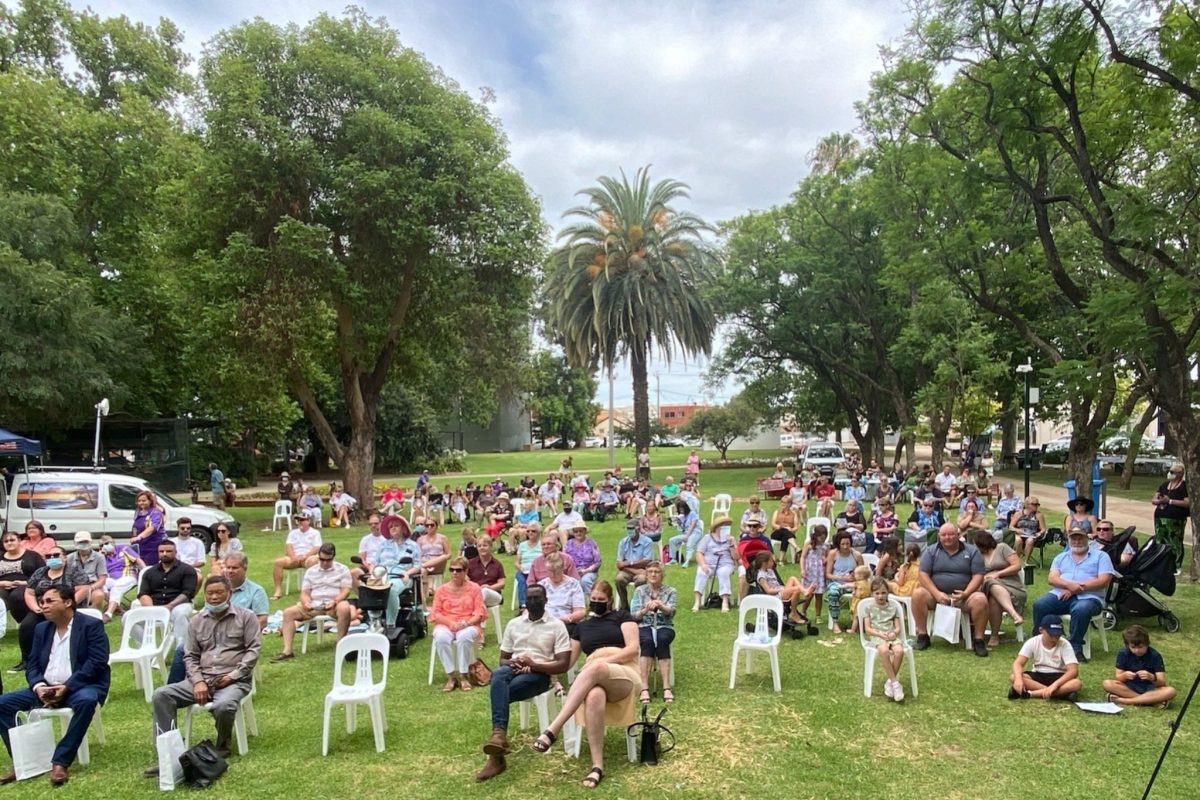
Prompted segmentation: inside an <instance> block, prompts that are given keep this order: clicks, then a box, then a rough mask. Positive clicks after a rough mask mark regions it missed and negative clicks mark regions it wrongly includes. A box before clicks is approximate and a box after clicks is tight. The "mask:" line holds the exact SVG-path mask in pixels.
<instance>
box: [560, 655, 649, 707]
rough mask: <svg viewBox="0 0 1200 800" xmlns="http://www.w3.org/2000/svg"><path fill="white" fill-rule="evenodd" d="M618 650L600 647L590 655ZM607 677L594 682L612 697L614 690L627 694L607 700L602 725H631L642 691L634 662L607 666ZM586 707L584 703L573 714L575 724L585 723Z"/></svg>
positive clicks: (640, 676) (640, 677) (639, 674)
mask: <svg viewBox="0 0 1200 800" xmlns="http://www.w3.org/2000/svg"><path fill="white" fill-rule="evenodd" d="M618 649H619V648H616V647H602V648H600V649H599V650H597V651H596V652H595V653H593V654H592V655H596V654H597V653H599V654H601V655H603V654H605V653H609V652H612V651H615V650H618ZM607 666H608V675H607V676H604V677H603V678H601V679H600V680H598V681H597V682H596V685H597V686H599V687H600V688H601V689H603V690H604V691H605V692H606V693H608V695H609V697H610V698H611V697H612V694H611V691H610V690H613V689H616V690H617V691H620V690H621V689H628V690H629V691H628V693H626V695H625V696H624V697H622V698H621V699H619V700H612V699H609V700H608V702H607V703H605V704H604V724H605V725H632V724H633V723H634V722H636V721H637V704H638V693H639V692H641V690H642V675H641V673H640V672H639V671H638V668H637V663H636V660H635V661H634V662H633V663H612V662H610V663H609V664H608V665H607ZM586 706H587V704H586V703H584V704H582V705H580V706H579V709H578V710H577V711H576V712H575V722H576V723H578V724H579V725H583V724H584V722H585V719H584V717H585V715H586Z"/></svg>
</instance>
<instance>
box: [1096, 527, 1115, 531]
mask: <svg viewBox="0 0 1200 800" xmlns="http://www.w3.org/2000/svg"><path fill="white" fill-rule="evenodd" d="M1096 530H1098V531H1111V530H1112V528H1105V527H1103V526H1100V527H1098V528H1096Z"/></svg>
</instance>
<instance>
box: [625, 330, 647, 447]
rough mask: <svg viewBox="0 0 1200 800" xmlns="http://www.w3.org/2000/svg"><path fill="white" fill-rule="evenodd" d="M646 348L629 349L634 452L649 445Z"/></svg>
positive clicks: (643, 346)
mask: <svg viewBox="0 0 1200 800" xmlns="http://www.w3.org/2000/svg"><path fill="white" fill-rule="evenodd" d="M646 350H647V347H646V346H645V345H642V346H640V347H634V348H632V349H631V350H630V351H629V371H630V372H631V373H632V374H633V445H634V452H641V450H642V448H648V447H650V386H649V383H648V380H647V376H646Z"/></svg>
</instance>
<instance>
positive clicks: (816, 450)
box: [800, 442, 846, 475]
mask: <svg viewBox="0 0 1200 800" xmlns="http://www.w3.org/2000/svg"><path fill="white" fill-rule="evenodd" d="M845 460H846V454H845V453H844V452H843V451H842V446H841V445H840V444H837V443H835V442H819V443H816V444H810V445H808V447H806V448H804V457H803V459H802V460H801V462H800V466H801V468H804V467H808V468H810V469H813V470H815V471H817V472H819V473H821V474H822V475H832V474H833V471H834V469H835V468H836V467H837V465H838V464H841V463H842V462H843V461H845Z"/></svg>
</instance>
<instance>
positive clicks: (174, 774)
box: [155, 728, 187, 792]
mask: <svg viewBox="0 0 1200 800" xmlns="http://www.w3.org/2000/svg"><path fill="white" fill-rule="evenodd" d="M155 744H156V745H157V747H158V788H159V789H162V790H163V791H164V792H169V791H171V790H172V789H174V788H175V787H176V786H178V785H179V784H180V783H182V782H183V765H182V764H180V763H179V757H180V756H181V755H183V753H184V751H185V750H187V748H186V747H184V745H183V735H182V734H180V733H179V729H178V728H172V729H171V730H169V731H167V732H166V733H160V734H159V735H158V739H157V740H156V741H155Z"/></svg>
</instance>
